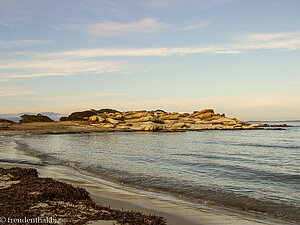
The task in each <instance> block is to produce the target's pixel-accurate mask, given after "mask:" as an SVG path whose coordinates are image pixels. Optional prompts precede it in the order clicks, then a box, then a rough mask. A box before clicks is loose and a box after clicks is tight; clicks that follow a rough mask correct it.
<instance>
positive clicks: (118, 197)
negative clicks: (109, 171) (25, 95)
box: [0, 145, 293, 225]
mask: <svg viewBox="0 0 300 225" xmlns="http://www.w3.org/2000/svg"><path fill="white" fill-rule="evenodd" d="M12 147H13V145H11V146H10V148H12ZM15 147H16V146H15ZM15 147H13V148H14V149H15V151H16V152H15V154H20V153H21V155H20V157H21V158H22V157H23V158H24V156H25V155H26V153H24V152H21V151H20V150H17V149H16V148H15ZM7 150H8V149H7ZM10 150H12V149H10ZM22 154H23V155H22ZM29 157H31V156H29ZM1 166H7V167H12V166H19V167H26V168H28V167H30V168H36V169H37V170H38V171H39V173H40V176H41V177H52V178H54V179H56V180H59V181H62V182H66V183H70V184H72V185H75V186H79V187H83V188H85V189H87V191H88V192H89V193H90V194H91V197H92V199H93V200H94V201H95V202H96V203H97V204H105V205H106V206H111V207H112V208H115V209H124V210H135V211H140V212H143V213H145V214H149V213H151V214H155V215H159V216H163V217H165V218H167V221H168V224H173V225H181V224H190V225H196V224H224V223H225V224H278V222H280V223H281V224H293V223H290V222H285V221H282V220H277V219H273V218H270V217H266V216H264V215H261V214H252V213H247V212H240V211H237V210H232V209H221V207H207V206H205V207H203V208H202V209H201V208H196V207H191V206H189V205H186V204H181V203H178V202H176V203H175V202H174V201H166V200H164V199H155V197H153V196H150V197H149V195H148V196H147V194H145V192H143V191H142V190H137V191H138V192H134V191H132V190H129V188H127V189H126V188H125V189H124V188H123V187H121V185H118V184H117V185H116V184H113V185H111V184H112V183H111V182H109V181H105V180H101V179H99V178H95V177H90V176H88V175H85V174H82V173H80V172H79V171H77V170H75V169H72V168H70V167H67V166H57V165H47V166H41V165H26V164H18V163H4V162H0V167H1Z"/></svg>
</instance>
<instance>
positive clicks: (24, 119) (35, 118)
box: [19, 114, 54, 123]
mask: <svg viewBox="0 0 300 225" xmlns="http://www.w3.org/2000/svg"><path fill="white" fill-rule="evenodd" d="M33 122H54V121H53V120H52V119H50V118H49V117H48V116H43V115H42V114H37V115H26V114H24V115H22V116H21V120H20V121H19V123H33Z"/></svg>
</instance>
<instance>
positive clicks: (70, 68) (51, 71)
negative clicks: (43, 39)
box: [0, 59, 120, 79]
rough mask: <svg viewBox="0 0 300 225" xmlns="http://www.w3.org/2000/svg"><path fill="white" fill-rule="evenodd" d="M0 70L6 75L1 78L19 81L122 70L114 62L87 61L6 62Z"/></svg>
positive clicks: (0, 76)
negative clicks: (20, 79)
mask: <svg viewBox="0 0 300 225" xmlns="http://www.w3.org/2000/svg"><path fill="white" fill-rule="evenodd" d="M0 69H3V70H5V71H6V72H5V73H2V74H3V75H1V74H0V78H4V79H17V78H33V77H45V76H70V75H76V74H101V73H110V72H116V71H119V70H120V66H119V65H118V64H117V63H114V62H99V61H85V60H67V59H60V60H53V59H44V60H36V59H31V60H23V61H17V62H5V63H2V64H0Z"/></svg>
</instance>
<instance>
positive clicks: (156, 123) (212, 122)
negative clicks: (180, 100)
mask: <svg viewBox="0 0 300 225" xmlns="http://www.w3.org/2000/svg"><path fill="white" fill-rule="evenodd" d="M21 118H22V119H21V120H20V121H19V123H15V122H13V121H8V120H4V119H2V120H0V129H1V130H6V131H26V132H29V133H35V134H36V133H38V134H60V133H80V132H83V133H90V132H102V131H128V132H130V131H202V130H250V129H263V128H264V127H277V128H273V129H282V128H278V127H287V126H288V125H286V124H284V125H268V124H260V123H248V122H244V121H241V120H238V119H236V118H228V117H226V116H225V114H224V113H222V114H220V113H215V112H214V110H213V109H204V110H201V111H194V112H193V113H178V112H166V111H163V110H155V111H146V110H140V111H125V112H121V111H118V110H115V109H100V110H94V109H92V110H86V111H82V112H74V113H72V114H70V115H69V116H67V117H61V118H60V121H59V122H54V121H53V120H52V119H50V118H49V117H47V116H43V115H41V114H37V115H36V116H35V115H23V116H21Z"/></svg>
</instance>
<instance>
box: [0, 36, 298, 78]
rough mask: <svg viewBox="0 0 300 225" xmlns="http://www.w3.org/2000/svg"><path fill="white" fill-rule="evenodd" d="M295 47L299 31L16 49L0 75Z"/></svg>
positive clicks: (87, 70)
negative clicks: (223, 40) (210, 41)
mask: <svg viewBox="0 0 300 225" xmlns="http://www.w3.org/2000/svg"><path fill="white" fill-rule="evenodd" d="M266 50H268V51H269V50H275V51H296V50H300V32H286V33H259V34H248V35H243V36H239V37H238V39H237V40H235V41H234V42H232V43H230V44H217V45H207V46H202V47H160V48H96V49H76V50H70V51H61V52H45V53H41V52H15V53H7V55H8V56H12V55H16V56H18V58H20V57H23V56H24V58H25V59H23V60H22V59H18V60H17V61H3V60H2V62H1V63H0V69H1V70H2V72H1V73H0V79H2V80H3V79H4V80H7V79H18V78H31V77H44V76H71V75H76V74H101V73H113V72H118V73H125V72H129V71H132V70H135V69H134V68H130V69H129V68H128V66H125V64H124V63H120V62H113V61H112V62H110V61H106V60H101V61H100V60H99V59H98V58H101V57H104V58H105V57H118V56H125V57H134V56H138V57H140V56H145V57H146V56H159V57H166V56H185V55H188V54H203V53H206V54H242V53H245V52H249V51H266Z"/></svg>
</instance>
